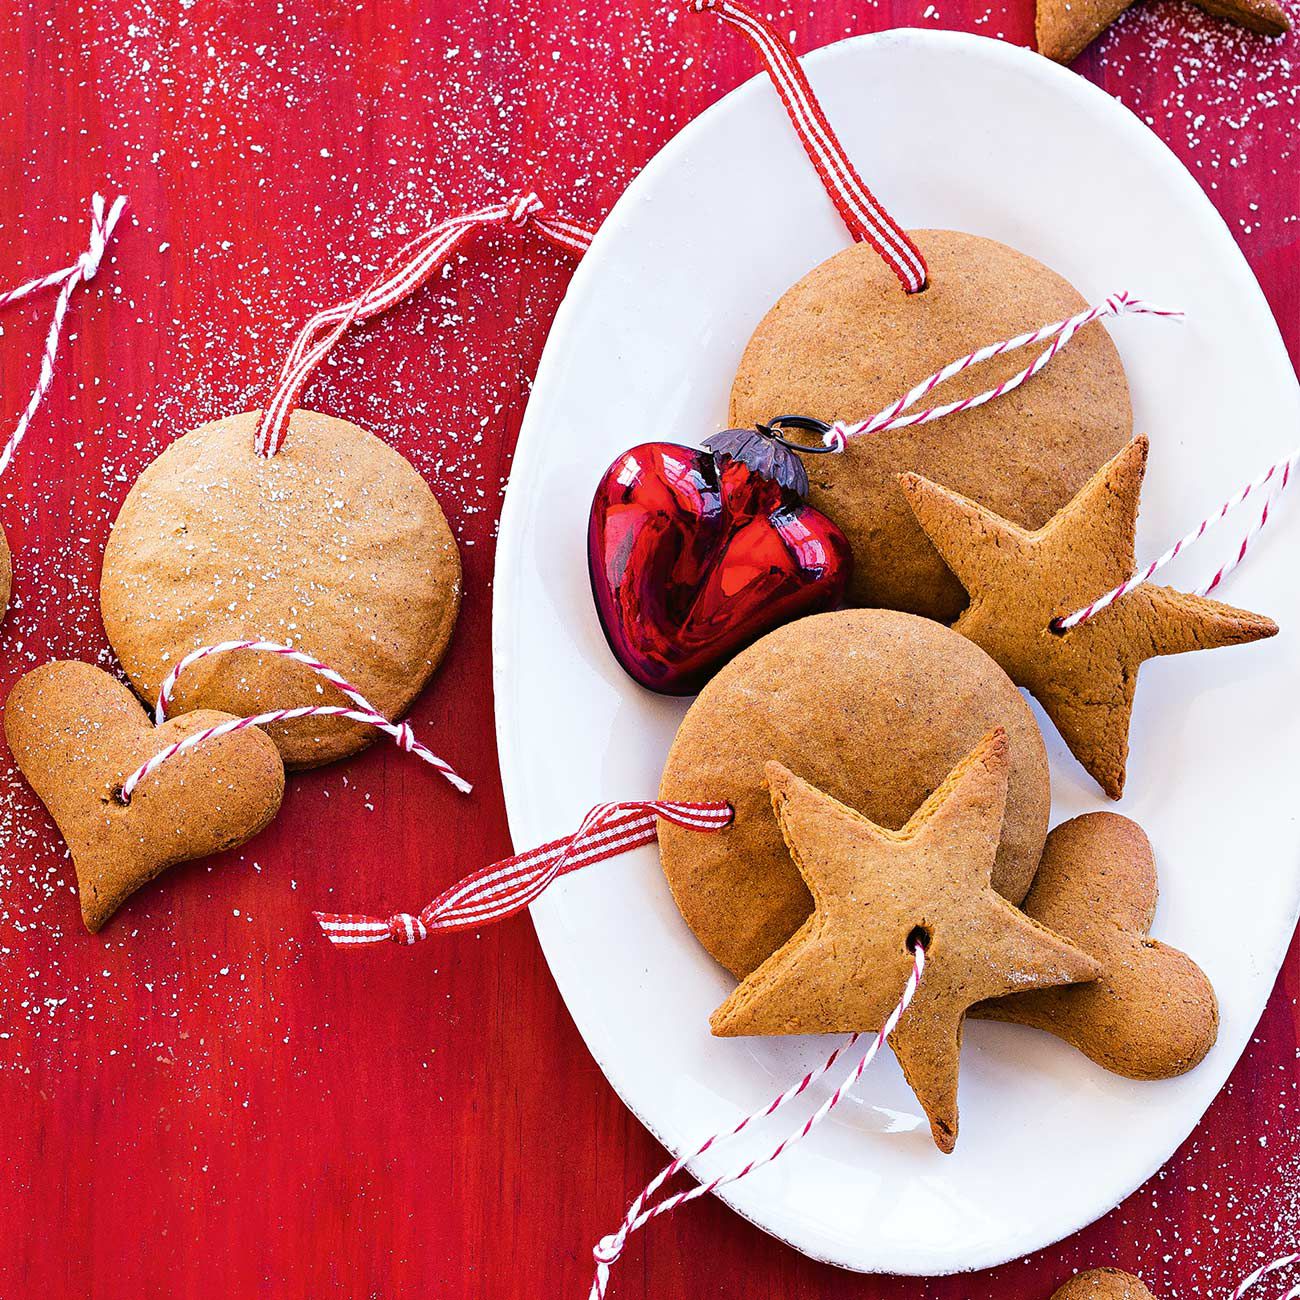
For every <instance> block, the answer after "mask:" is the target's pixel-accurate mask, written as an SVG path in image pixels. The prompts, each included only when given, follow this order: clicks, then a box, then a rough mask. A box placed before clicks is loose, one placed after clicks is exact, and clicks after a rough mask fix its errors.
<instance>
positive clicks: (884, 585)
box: [729, 230, 1133, 623]
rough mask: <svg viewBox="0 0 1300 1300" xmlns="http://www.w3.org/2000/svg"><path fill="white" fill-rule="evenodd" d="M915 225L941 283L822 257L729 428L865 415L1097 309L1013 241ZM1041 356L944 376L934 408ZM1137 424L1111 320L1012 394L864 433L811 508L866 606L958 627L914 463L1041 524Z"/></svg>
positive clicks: (955, 589)
mask: <svg viewBox="0 0 1300 1300" xmlns="http://www.w3.org/2000/svg"><path fill="white" fill-rule="evenodd" d="M910 233H911V235H912V237H913V238H914V239H915V240H916V242H917V244H918V246H919V247H920V249H921V252H922V253H923V254H924V255H925V258H926V261H927V263H928V264H929V268H930V281H929V285H928V287H927V288H926V289H925V290H924V291H923V292H921V293H914V294H907V293H903V292H902V291H901V290H900V288H899V284H898V281H897V279H895V277H894V275H893V273H892V272H891V271H890V270H889V268H888V267H887V266H886V265H885V263H884V262H883V261H881V259H880V257H879V255H878V254H877V253H876V252H875V251H874V250H873V249H872V248H871V247H869V246H868V245H867V244H854V245H853V246H852V247H850V248H846V249H845V250H844V251H843V252H840V253H837V254H836V255H835V256H834V257H832V258H830V259H829V260H828V261H825V262H823V263H822V264H821V265H820V266H818V267H816V268H815V269H814V270H812V271H810V272H809V273H808V274H807V275H806V276H804V278H803V279H802V280H800V281H799V282H798V284H796V285H795V286H794V287H793V288H792V289H790V290H788V291H787V292H786V293H785V294H784V295H783V296H782V297H781V299H780V300H779V301H778V302H777V304H776V305H775V306H774V307H773V308H772V309H771V310H770V311H769V312H768V313H767V315H766V316H765V317H764V318H763V320H762V321H761V322H760V324H759V326H758V328H757V329H756V330H755V331H754V335H753V337H752V338H751V339H750V341H749V343H748V345H747V346H746V348H745V351H744V355H743V356H742V357H741V360H740V366H739V369H738V370H737V372H736V377H735V381H734V383H733V384H732V389H731V413H730V419H729V423H730V424H732V425H741V426H751V425H753V424H755V423H757V422H758V421H762V420H769V419H772V418H774V417H775V416H778V415H808V416H814V417H816V418H818V419H821V420H827V421H834V420H840V419H843V420H861V419H866V418H868V417H869V416H872V415H875V414H876V412H877V411H879V410H881V409H882V408H883V407H884V406H886V405H887V404H888V403H890V402H892V401H894V400H896V399H897V398H899V397H901V396H902V395H903V394H904V393H906V392H907V391H908V390H909V389H910V388H911V387H912V386H913V385H914V384H916V383H918V382H919V381H920V380H922V379H924V378H925V377H926V376H927V375H930V374H932V373H933V372H934V371H937V370H939V369H940V368H941V367H943V366H946V365H947V364H948V363H949V362H950V361H954V360H956V358H958V357H961V356H965V355H966V353H968V352H972V351H974V350H975V349H976V348H981V347H984V346H986V345H988V344H990V343H996V342H998V341H999V340H1001V339H1005V338H1010V337H1012V336H1014V335H1017V334H1020V333H1023V332H1024V331H1025V330H1030V329H1037V328H1038V326H1040V325H1043V324H1045V323H1047V322H1048V321H1054V320H1060V319H1063V318H1065V317H1068V316H1073V315H1074V314H1076V313H1077V312H1079V311H1081V310H1083V309H1084V308H1085V307H1086V306H1087V304H1086V303H1085V302H1084V300H1083V298H1081V297H1080V295H1079V293H1078V292H1077V290H1075V289H1074V288H1073V287H1072V286H1071V285H1070V284H1069V283H1068V282H1067V281H1065V280H1064V279H1062V278H1061V276H1059V275H1057V274H1056V272H1055V271H1052V270H1049V269H1048V268H1047V267H1046V266H1044V265H1043V264H1042V263H1041V262H1037V261H1035V260H1034V259H1033V258H1032V257H1027V256H1025V254H1023V253H1018V252H1016V250H1015V249H1012V248H1008V247H1007V246H1006V245H1005V244H1000V243H997V242H996V241H994V240H991V239H982V238H980V237H979V236H977V235H967V234H962V233H960V232H958V231H953V230H917V231H912V232H910ZM1029 359H1030V358H1029V357H1028V356H1027V355H1026V354H1025V353H1023V352H1015V353H1011V354H1009V355H1008V356H1005V357H1001V358H998V359H996V360H993V361H990V362H988V363H986V364H985V365H982V366H977V367H975V368H974V369H972V370H970V371H968V372H967V373H965V374H963V375H958V376H956V377H955V378H954V379H952V380H950V381H948V382H947V383H946V384H944V385H943V386H942V388H941V389H940V390H938V391H937V392H936V393H935V398H934V401H935V402H936V403H937V402H949V401H957V400H959V399H961V398H963V397H969V396H971V395H972V394H974V393H977V392H980V391H982V390H984V389H986V388H991V387H993V386H994V385H995V384H997V383H999V382H1000V381H1001V380H1003V379H1006V378H1008V377H1009V376H1011V375H1013V374H1015V373H1016V372H1017V371H1018V370H1020V369H1021V367H1023V366H1024V365H1026V364H1028V360H1029ZM923 404H929V403H923ZM1132 422H1133V414H1132V409H1131V407H1130V405H1129V393H1128V383H1127V381H1126V379H1125V377H1124V368H1123V366H1122V365H1121V364H1120V359H1119V354H1118V353H1117V352H1116V350H1115V345H1114V344H1113V343H1112V342H1111V340H1110V336H1109V335H1108V334H1107V333H1106V330H1105V328H1104V327H1103V326H1101V325H1090V326H1089V327H1088V328H1086V329H1083V330H1080V331H1079V333H1078V334H1077V335H1076V336H1075V337H1074V338H1073V339H1072V340H1071V342H1070V345H1069V346H1068V347H1066V348H1064V349H1062V351H1061V352H1060V354H1059V355H1058V356H1057V357H1056V358H1055V360H1054V361H1053V362H1052V364H1051V365H1050V366H1048V367H1047V368H1046V369H1044V370H1043V371H1042V372H1041V373H1039V374H1038V375H1036V376H1035V377H1034V378H1033V379H1031V380H1030V381H1028V382H1027V383H1026V384H1024V385H1023V386H1022V387H1020V388H1018V389H1016V390H1015V391H1014V392H1011V393H1008V394H1007V395H1006V396H1004V397H1001V398H999V399H998V400H997V401H996V402H990V403H989V404H988V405H986V406H981V407H977V408H974V409H972V410H969V411H963V412H961V413H960V414H956V415H950V416H948V417H946V418H945V419H943V420H941V421H938V422H937V423H935V424H930V425H919V426H916V427H913V428H909V429H896V430H893V431H891V432H881V433H875V434H871V435H869V436H864V437H857V438H851V439H849V445H848V448H847V449H846V450H845V451H844V453H843V454H842V455H835V456H809V457H807V458H806V459H807V465H808V476H809V479H810V490H809V494H808V500H809V503H810V504H811V505H813V506H815V507H816V508H817V509H818V510H821V511H824V512H825V513H826V514H828V515H829V516H830V517H831V518H832V519H833V520H834V521H835V522H836V523H837V524H838V525H839V526H840V528H841V529H843V530H844V532H845V533H846V534H847V536H848V539H849V542H850V544H851V546H852V548H853V559H854V571H853V579H852V584H851V586H850V589H849V598H850V600H851V602H852V603H853V604H856V605H864V606H880V607H884V608H889V609H901V610H907V611H909V612H911V613H914V614H923V615H924V616H925V617H927V618H933V619H938V620H939V621H941V622H945V623H948V622H951V621H952V620H953V619H954V618H956V617H957V615H958V614H959V613H960V612H961V609H962V606H963V605H964V604H965V603H966V599H965V596H964V594H963V592H962V590H961V586H960V584H959V583H958V582H957V581H956V579H955V578H953V576H952V574H951V573H949V571H948V569H947V568H946V567H945V565H944V563H943V561H942V560H941V559H940V558H939V556H938V554H937V553H936V552H935V549H934V547H933V546H932V545H931V544H930V542H929V540H928V539H927V538H926V537H925V535H924V533H923V532H922V531H921V529H920V528H919V527H918V526H917V523H916V520H915V519H914V518H912V515H911V512H910V511H909V510H908V508H907V503H906V501H905V500H904V498H903V494H902V492H901V491H900V490H899V487H898V483H897V480H896V477H895V476H896V475H897V474H898V473H899V472H900V471H903V470H915V471H917V472H918V473H921V474H925V475H926V476H927V477H929V478H933V479H935V480H936V481H937V482H940V483H947V484H949V485H951V486H952V487H953V488H955V489H956V490H957V491H959V492H963V493H965V494H966V495H968V496H972V497H974V498H975V499H976V500H979V501H985V502H987V503H988V504H989V505H990V506H992V508H993V509H995V510H997V511H998V512H999V513H1000V514H1004V515H1006V516H1007V517H1008V518H1009V519H1013V520H1014V521H1015V522H1016V523H1018V524H1021V525H1023V526H1024V527H1026V528H1037V527H1039V525H1041V524H1044V523H1046V522H1047V520H1048V519H1050V518H1051V516H1052V515H1053V514H1055V512H1056V511H1057V510H1059V509H1060V508H1061V507H1062V506H1063V505H1064V504H1065V503H1066V502H1067V501H1068V500H1069V499H1070V498H1071V497H1072V496H1073V495H1074V493H1075V492H1076V491H1077V490H1078V489H1079V487H1081V486H1082V484H1083V483H1085V482H1086V481H1087V479H1088V477H1089V476H1090V475H1091V474H1092V472H1093V470H1095V469H1096V468H1097V466H1098V465H1100V464H1101V463H1102V462H1103V461H1105V460H1106V459H1107V458H1108V457H1110V456H1112V455H1114V453H1115V452H1117V451H1118V450H1119V449H1120V448H1121V447H1122V446H1123V445H1124V444H1125V442H1126V441H1127V440H1128V438H1129V435H1130V433H1131V432H1132Z"/></svg>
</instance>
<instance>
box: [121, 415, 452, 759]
mask: <svg viewBox="0 0 1300 1300" xmlns="http://www.w3.org/2000/svg"><path fill="white" fill-rule="evenodd" d="M257 421H258V413H257V412H255V411H252V412H248V413H246V414H243V415H235V416H231V417H230V418H228V419H225V420H217V421H215V422H214V423H212V424H205V425H202V426H200V427H199V428H197V429H195V430H194V431H193V432H192V433H188V434H186V435H185V436H184V437H182V438H179V439H177V441H176V442H174V443H173V444H172V445H171V446H170V447H168V448H167V450H166V451H164V452H163V454H162V455H161V456H159V457H158V459H157V460H155V461H154V462H153V464H152V465H150V466H149V468H148V469H146V470H145V472H144V473H143V474H142V475H141V476H140V478H139V480H138V482H137V483H136V484H135V486H134V487H133V488H132V489H131V491H130V493H129V494H128V496H127V498H126V502H125V503H124V504H123V506H122V510H121V513H120V514H119V515H118V517H117V522H116V523H115V524H114V525H113V532H112V534H111V536H110V537H109V541H108V546H107V548H106V550H105V552H104V572H103V578H102V582H101V586H100V605H101V608H102V610H103V615H104V627H105V629H106V630H107V632H108V637H109V640H110V641H111V642H112V645H113V649H114V650H115V651H116V652H117V656H118V658H119V659H120V660H121V662H122V666H123V668H125V670H126V672H127V674H128V675H129V676H130V678H131V681H132V683H133V684H134V685H135V687H136V689H137V690H138V691H139V692H140V694H141V695H142V696H143V697H144V698H145V699H146V700H149V701H151V702H152V700H153V699H154V698H155V697H156V695H157V692H158V688H159V686H160V685H161V683H162V680H163V678H164V677H165V676H166V674H167V673H168V672H169V671H170V670H171V668H172V667H173V666H174V665H175V664H176V663H177V661H178V660H179V659H181V658H182V657H183V656H184V655H185V654H186V653H188V652H189V651H190V650H193V649H195V648H197V647H199V646H204V645H212V644H214V643H216V642H219V641H227V640H268V641H278V642H287V643H289V644H292V645H294V646H296V647H298V648H299V649H301V650H304V651H306V652H307V653H308V654H310V655H313V656H315V657H316V658H318V659H320V660H322V661H323V662H324V663H326V664H328V665H329V666H330V667H331V668H333V669H335V670H336V671H337V672H339V673H341V674H342V675H343V676H344V677H345V678H346V679H347V680H348V681H350V682H351V683H353V685H355V686H356V687H358V688H359V689H360V691H361V693H362V694H363V695H364V696H365V697H366V698H367V699H368V700H369V702H370V703H371V704H372V705H374V706H375V708H376V709H378V710H379V712H381V713H383V714H384V715H386V716H387V717H389V718H394V717H398V716H400V715H401V714H402V713H404V712H405V711H406V709H407V708H408V707H409V705H410V703H411V701H412V700H413V699H414V698H415V696H416V694H417V693H418V692H419V690H420V688H421V687H422V686H423V685H424V683H425V682H426V681H427V680H428V678H429V676H430V674H431V673H432V672H433V670H434V668H436V667H437V665H438V662H439V660H441V658H442V656H443V654H444V652H445V651H446V649H447V643H448V641H449V640H450V639H451V633H452V628H453V627H454V625H455V622H456V613H457V610H458V609H459V606H460V590H461V573H460V555H459V553H458V551H457V549H456V542H455V539H454V538H453V537H452V534H451V529H450V528H449V527H448V525H447V520H446V518H445V517H444V515H443V513H442V510H441V509H440V508H439V506H438V503H437V502H436V501H435V500H434V498H433V494H432V493H431V492H430V491H429V488H428V486H427V485H426V484H425V482H424V480H423V479H422V478H421V477H420V475H419V474H418V473H416V471H415V469H414V468H413V467H412V466H411V465H410V463H409V462H408V461H406V460H405V459H404V458H403V457H402V456H401V455H399V454H398V453H397V452H396V451H394V450H393V449H392V448H391V447H389V446H387V445H386V444H385V443H383V442H381V441H380V440H379V439H378V438H376V437H374V435H373V434H370V433H367V432H366V431H365V430H364V429H360V428H358V427H357V426H356V425H355V424H349V423H348V422H346V421H344V420H336V419H333V418H331V417H330V416H327V415H320V414H317V413H316V412H314V411H302V410H299V411H295V412H294V413H293V416H292V418H291V420H290V423H289V431H288V434H287V436H286V439H285V442H284V445H283V447H282V448H281V450H280V452H279V453H278V454H277V455H275V456H272V457H269V458H267V457H261V456H258V455H257V454H256V453H255V452H254V451H253V435H254V432H255V430H256V428H257ZM345 703H347V701H346V700H345V699H344V698H343V697H342V696H341V695H340V694H338V692H336V691H335V690H334V689H333V688H332V687H329V686H327V685H325V684H324V683H323V682H322V681H321V679H320V678H319V677H317V676H316V675H315V674H313V673H311V672H310V671H309V670H308V669H307V668H305V667H303V666H302V665H300V664H295V663H292V662H289V661H286V660H284V659H282V658H279V657H276V656H274V655H266V654H261V655H254V654H250V653H249V652H247V651H239V652H236V653H233V654H229V655H216V656H213V657H212V658H210V659H207V660H204V661H201V662H200V663H198V664H196V665H195V666H194V667H193V668H191V669H189V670H187V671H186V672H185V673H184V674H183V676H182V677H181V680H180V682H179V686H178V689H177V692H176V697H175V705H174V709H173V712H180V711H184V710H187V709H195V708H215V709H221V710H223V711H225V712H227V713H234V714H239V715H248V714H254V713H259V712H262V711H265V710H269V709H278V708H289V707H293V706H295V705H299V704H345ZM268 730H269V732H270V734H271V736H272V738H273V739H274V741H275V743H276V744H277V745H278V746H279V748H280V752H281V754H282V755H283V757H284V761H285V764H286V765H287V766H288V767H291V768H301V767H314V766H316V765H318V764H321V763H328V762H331V761H332V760H334V759H337V758H342V757H344V756H346V755H348V754H352V753H354V752H356V751H357V750H359V749H361V748H363V747H364V746H365V745H367V744H369V743H370V742H371V741H372V740H373V739H374V738H375V736H376V734H377V733H376V732H375V731H374V729H373V728H370V727H366V726H363V725H361V724H359V723H353V722H339V721H336V720H333V719H328V718H326V719H320V718H308V719H303V720H298V721H293V722H289V723H283V724H278V725H276V726H274V727H271V728H269V729H268Z"/></svg>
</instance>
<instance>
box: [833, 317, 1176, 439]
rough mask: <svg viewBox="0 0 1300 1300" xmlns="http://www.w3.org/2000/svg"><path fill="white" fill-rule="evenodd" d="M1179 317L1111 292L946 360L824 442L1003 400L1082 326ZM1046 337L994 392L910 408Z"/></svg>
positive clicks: (838, 426)
mask: <svg viewBox="0 0 1300 1300" xmlns="http://www.w3.org/2000/svg"><path fill="white" fill-rule="evenodd" d="M1182 314H1183V313H1182V312H1180V311H1172V310H1170V309H1168V308H1166V307H1156V306H1154V305H1153V304H1151V303H1149V302H1144V301H1143V300H1142V299H1141V298H1134V297H1133V296H1132V294H1130V293H1128V292H1126V291H1121V292H1119V293H1113V294H1111V295H1110V297H1109V298H1107V299H1106V300H1105V301H1104V302H1102V303H1100V304H1099V305H1098V306H1096V307H1089V308H1088V309H1087V310H1086V311H1081V312H1079V314H1078V315H1077V316H1071V317H1070V318H1069V320H1058V321H1052V322H1050V323H1049V324H1047V325H1042V326H1040V327H1039V328H1038V329H1036V330H1030V331H1029V332H1028V333H1027V334H1017V335H1016V336H1015V338H1010V339H1003V340H1002V342H1000V343H990V344H988V345H987V346H986V347H982V348H977V349H976V350H975V351H974V352H968V353H967V354H966V355H965V356H964V357H958V358H957V360H956V361H950V362H949V363H948V364H947V365H946V366H944V367H943V369H942V370H936V371H935V372H934V374H932V375H930V376H928V377H927V378H925V379H923V380H921V382H920V383H919V384H917V385H916V387H914V388H912V389H911V390H910V391H908V392H906V393H904V394H903V396H902V397H900V398H899V399H898V400H897V401H894V402H891V403H890V404H889V405H888V406H886V407H885V408H884V409H883V410H880V411H878V412H877V413H876V414H875V415H873V416H871V417H870V419H866V420H858V421H855V422H847V421H843V420H841V421H839V422H838V423H836V424H834V425H832V426H831V428H830V429H829V430H828V431H827V432H826V433H825V434H823V435H822V441H823V442H824V443H825V444H826V446H827V447H829V448H831V450H833V451H843V450H844V448H845V446H846V444H847V442H848V439H849V438H856V437H858V436H861V435H867V434H873V433H883V432H885V431H886V430H889V429H907V428H911V427H912V426H913V425H917V424H929V423H931V421H933V420H942V419H943V418H944V417H945V416H948V415H956V414H958V413H959V412H961V411H969V410H972V409H973V408H974V407H977V406H983V405H984V404H985V403H986V402H992V401H996V400H997V399H998V398H999V397H1004V396H1006V394H1007V393H1010V392H1013V391H1014V390H1015V389H1017V388H1019V387H1020V385H1021V384H1023V383H1024V382H1025V381H1026V380H1028V379H1032V378H1033V377H1034V376H1035V375H1036V374H1038V372H1039V371H1040V370H1042V369H1043V368H1044V367H1045V366H1047V365H1048V364H1050V363H1051V361H1052V360H1053V358H1055V356H1056V355H1057V353H1058V352H1060V351H1061V349H1062V348H1064V347H1066V346H1067V345H1068V344H1069V342H1070V340H1071V339H1072V338H1074V336H1075V335H1076V334H1077V333H1078V332H1079V331H1080V330H1081V329H1082V328H1083V327H1084V326H1085V325H1091V324H1093V322H1095V321H1100V320H1105V319H1106V318H1107V317H1109V316H1164V317H1181V316H1182ZM1048 339H1051V344H1050V346H1049V347H1047V348H1046V349H1044V350H1043V351H1042V352H1041V353H1039V355H1038V356H1037V357H1035V358H1034V360H1033V361H1032V362H1031V363H1030V364H1029V365H1027V366H1026V367H1025V368H1024V369H1023V370H1021V371H1020V372H1019V373H1018V374H1014V375H1012V376H1011V377H1010V378H1009V379H1006V380H1003V382H1002V383H1000V384H998V385H997V387H996V388H989V389H986V390H985V391H984V392H982V393H976V394H975V396H974V397H966V398H963V399H962V400H961V401H960V402H948V403H947V404H946V405H944V406H930V407H926V408H925V409H923V410H920V411H913V410H912V407H914V406H915V405H916V404H917V402H919V401H920V400H921V399H922V398H923V397H928V396H929V395H930V394H931V393H932V392H934V390H935V389H936V388H938V387H939V385H940V384H944V383H947V381H948V380H950V379H952V378H953V377H954V376H955V375H959V374H961V373H962V372H963V371H965V370H970V369H972V368H973V367H974V366H978V365H982V364H983V363H984V362H985V361H992V360H993V358H994V357H1001V356H1005V355H1006V354H1007V353H1008V352H1015V351H1017V350H1018V349H1020V348H1025V347H1031V346H1033V345H1034V344H1035V343H1043V342H1045V341H1046V340H1048Z"/></svg>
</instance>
